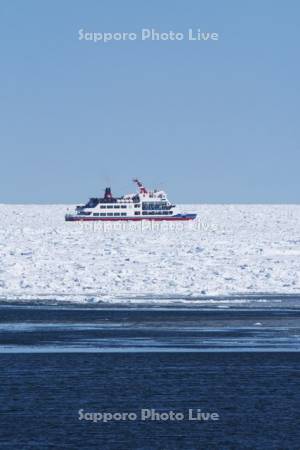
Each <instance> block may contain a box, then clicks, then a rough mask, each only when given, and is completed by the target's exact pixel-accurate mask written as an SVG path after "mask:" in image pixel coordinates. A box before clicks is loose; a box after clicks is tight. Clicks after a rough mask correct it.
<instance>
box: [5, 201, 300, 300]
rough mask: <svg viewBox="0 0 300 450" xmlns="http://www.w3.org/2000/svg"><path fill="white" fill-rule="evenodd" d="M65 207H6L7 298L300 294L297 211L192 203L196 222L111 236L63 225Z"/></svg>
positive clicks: (112, 230) (134, 228)
mask: <svg viewBox="0 0 300 450" xmlns="http://www.w3.org/2000/svg"><path fill="white" fill-rule="evenodd" d="M66 210H67V206H64V205H1V208H0V219H1V228H0V298H1V299H5V300H9V299H24V300H26V299H43V298H47V299H64V300H69V301H77V302H91V301H95V302H97V301H102V300H103V301H110V302H113V301H116V302H118V303H119V302H120V301H128V300H132V299H134V298H141V297H143V298H146V297H148V298H152V299H153V301H154V300H155V298H156V299H158V298H162V297H164V296H165V298H169V301H170V302H172V301H173V300H172V298H173V299H174V298H180V297H185V298H187V297H191V298H193V297H201V296H221V295H231V294H240V293H241V294H253V293H269V294H273V293H280V294H289V293H291V294H293V293H294V294H296V293H297V294H298V293H300V278H299V269H300V206H299V205H189V206H187V205H184V206H183V210H185V211H187V212H192V211H195V212H197V214H198V217H199V219H198V220H197V221H193V223H185V224H182V223H180V224H179V223H178V224H176V225H175V224H172V225H171V224H169V225H168V224H166V223H160V225H154V228H151V226H149V222H148V223H144V224H143V225H136V224H132V225H131V224H130V223H129V222H128V223H127V224H122V226H120V225H116V224H114V225H113V224H110V226H108V225H107V229H105V230H104V229H103V228H102V227H101V226H99V224H97V226H96V225H92V224H90V223H88V224H84V225H83V224H80V223H68V222H65V221H64V214H65V212H66ZM125 225H126V226H125ZM141 227H142V228H141Z"/></svg>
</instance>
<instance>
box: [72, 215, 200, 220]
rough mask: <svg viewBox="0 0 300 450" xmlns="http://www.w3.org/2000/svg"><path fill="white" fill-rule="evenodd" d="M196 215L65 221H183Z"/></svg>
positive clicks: (88, 218)
mask: <svg viewBox="0 0 300 450" xmlns="http://www.w3.org/2000/svg"><path fill="white" fill-rule="evenodd" d="M195 217H196V216H192V215H191V216H182V217H153V218H148V217H147V219H146V218H145V217H74V216H73V217H68V218H66V221H67V222H99V221H101V222H121V221H126V222H128V221H134V222H138V221H139V222H140V221H142V220H150V221H155V222H161V221H168V222H174V221H183V220H193V219H195Z"/></svg>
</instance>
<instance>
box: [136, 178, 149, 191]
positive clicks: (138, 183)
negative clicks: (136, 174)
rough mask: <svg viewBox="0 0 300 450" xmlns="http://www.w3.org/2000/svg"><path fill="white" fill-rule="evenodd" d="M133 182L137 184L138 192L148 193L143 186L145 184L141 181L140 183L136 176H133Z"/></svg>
mask: <svg viewBox="0 0 300 450" xmlns="http://www.w3.org/2000/svg"><path fill="white" fill-rule="evenodd" d="M133 182H134V183H136V184H137V186H138V188H139V192H140V194H147V193H148V191H147V189H146V188H145V186H144V185H143V183H141V182H140V181H139V180H138V179H137V178H134V179H133Z"/></svg>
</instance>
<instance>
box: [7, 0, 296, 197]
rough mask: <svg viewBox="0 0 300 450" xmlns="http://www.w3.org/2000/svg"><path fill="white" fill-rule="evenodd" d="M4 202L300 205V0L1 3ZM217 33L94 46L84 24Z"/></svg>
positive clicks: (94, 27)
mask: <svg viewBox="0 0 300 450" xmlns="http://www.w3.org/2000/svg"><path fill="white" fill-rule="evenodd" d="M0 10H1V15H0V16H1V39H0V50H1V71H0V89H1V103H0V105H1V108H0V115H1V117H0V119H1V120H0V123H1V124H0V149H1V150H0V151H1V166H2V171H1V188H0V202H7V203H10V202H13V203H65V202H66V203H77V202H82V201H84V200H86V198H87V197H89V196H95V195H100V194H101V192H102V189H103V188H104V187H105V186H106V185H108V184H110V185H112V188H113V192H114V193H116V194H122V193H125V192H127V191H132V190H133V189H134V188H133V186H132V183H131V179H132V178H133V177H136V176H137V177H140V178H141V179H142V180H143V181H144V182H145V184H146V185H149V186H150V187H156V186H158V187H160V188H162V187H164V188H165V189H166V190H167V192H168V193H169V196H170V198H171V199H172V200H173V201H175V202H199V203H202V202H203V203H209V202H213V203H231V202H233V203H248V202H252V203H282V202H289V203H298V202H299V199H300V189H299V173H298V172H299V166H300V148H299V137H300V127H299V104H300V101H299V100H300V89H299V80H300V74H299V67H300V63H299V26H300V23H299V22H300V18H299V17H300V4H299V2H298V1H292V0H291V1H289V2H283V1H270V0H266V1H263V2H261V1H258V0H253V1H252V2H240V1H238V0H236V1H232V0H229V1H226V2H224V1H221V0H218V1H214V2H207V1H205V2H204V1H199V0H190V1H187V2H183V1H176V0H172V1H171V0H166V1H163V2H162V1H158V0H154V1H151V2H142V1H140V0H137V1H131V0H127V1H126V2H125V1H121V0H120V1H114V0H110V1H93V0H90V1H88V2H83V1H71V0H64V1H58V0H52V1H47V2H41V1H38V0H34V1H33V0H26V2H24V1H21V0H19V1H16V0H12V1H8V0H6V1H3V2H1V7H0ZM81 28H83V29H84V30H86V31H93V32H104V31H106V32H123V31H124V32H126V31H127V32H137V33H139V31H140V30H141V29H142V28H155V29H157V30H159V31H169V30H173V31H178V32H186V30H187V29H188V28H193V29H197V28H200V29H201V30H203V31H210V32H217V33H219V40H218V41H217V42H190V41H188V40H184V41H181V42H179V41H175V42H174V41H173V42H168V41H165V42H164V41H159V42H151V41H149V42H148V41H147V42H142V41H140V40H136V41H132V42H131V41H130V42H110V43H106V44H103V43H92V42H85V41H79V40H78V30H79V29H81Z"/></svg>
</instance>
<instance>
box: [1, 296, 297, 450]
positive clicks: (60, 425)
mask: <svg viewBox="0 0 300 450" xmlns="http://www.w3.org/2000/svg"><path fill="white" fill-rule="evenodd" d="M287 305H288V303H287ZM299 351H300V308H298V307H297V306H295V305H294V304H292V305H289V306H288V307H286V308H283V307H282V306H281V307H280V308H276V307H273V306H272V305H271V306H270V305H265V306H263V307H262V306H260V307H259V308H255V307H254V306H253V305H252V306H251V308H248V307H244V308H239V307H232V308H225V309H222V308H207V307H206V308H204V307H201V308H195V307H185V308H179V307H178V308H166V307H165V308H162V307H150V308H149V307H148V308H145V307H139V308H133V307H120V306H118V307H108V306H102V307H101V308H88V309H87V308H79V307H77V308H76V307H59V306H45V305H44V306H43V305H39V306H37V305H36V304H34V305H27V306H20V305H12V304H9V305H8V304H3V305H2V306H0V365H1V366H0V367H1V370H0V421H1V422H0V424H1V426H0V449H1V450H35V449H36V450H44V449H54V450H61V449H72V450H73V449H74V450H78V449H83V450H94V449H109V450H110V449H149V450H150V449H161V450H163V449H187V450H190V449H191V450H192V449H201V450H202V449H218V450H219V449H221V450H223V449H224V450H227V449H282V450H285V449H287V450H289V449H293V450H294V449H295V450H298V449H299V448H300V431H299V417H300V414H299V413H300V353H299ZM142 409H153V410H155V412H156V413H158V414H160V413H163V412H164V413H167V414H169V413H170V411H173V413H174V414H175V413H180V414H181V416H180V417H182V416H183V418H181V419H180V420H150V419H147V420H144V421H143V420H141V410H142ZM189 409H192V410H193V412H194V413H195V411H197V409H198V410H201V411H202V412H205V413H216V414H217V415H218V418H219V420H188V410H189ZM80 410H81V411H83V412H84V413H103V412H106V413H134V414H136V419H135V420H111V421H108V422H106V423H104V422H103V421H102V420H99V421H98V422H92V421H91V420H79V417H80V414H79V411H80ZM85 417H87V418H90V417H93V416H91V415H90V416H89V415H87V416H85Z"/></svg>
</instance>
